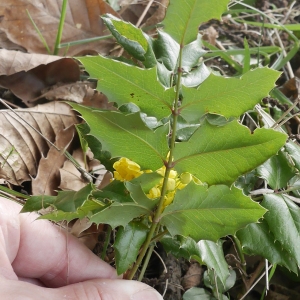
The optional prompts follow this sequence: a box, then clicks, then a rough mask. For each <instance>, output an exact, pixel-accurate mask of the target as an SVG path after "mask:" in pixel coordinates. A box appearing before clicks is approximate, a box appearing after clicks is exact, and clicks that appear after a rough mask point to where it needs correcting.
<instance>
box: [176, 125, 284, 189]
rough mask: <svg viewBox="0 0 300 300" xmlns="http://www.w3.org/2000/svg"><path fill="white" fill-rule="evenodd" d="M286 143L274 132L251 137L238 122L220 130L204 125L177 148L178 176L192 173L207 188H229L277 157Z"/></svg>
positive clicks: (259, 133)
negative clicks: (218, 186) (225, 185)
mask: <svg viewBox="0 0 300 300" xmlns="http://www.w3.org/2000/svg"><path fill="white" fill-rule="evenodd" d="M285 140H286V135H285V134H283V133H280V132H277V131H275V130H272V129H264V128H262V129H256V130H255V131H254V133H253V134H251V132H250V130H249V129H248V128H247V127H245V126H242V125H240V124H239V123H238V122H237V121H233V122H230V123H228V124H227V125H224V126H221V127H217V126H213V125H211V124H209V123H208V122H206V121H205V122H204V124H203V125H202V126H200V127H199V129H197V130H196V131H195V133H194V134H193V135H192V137H191V138H190V139H189V140H188V141H187V142H182V143H178V144H176V147H175V150H174V165H175V169H176V170H177V171H178V172H179V173H183V172H190V173H191V174H193V175H194V176H196V177H197V178H198V179H200V180H201V181H202V182H206V183H207V184H208V185H213V184H227V185H230V184H232V183H233V182H234V181H235V180H236V179H237V177H238V176H240V175H242V174H244V173H246V172H249V171H251V170H253V169H254V168H256V167H257V166H259V165H260V164H262V163H263V162H264V161H266V160H267V159H268V158H270V157H271V156H272V155H274V154H276V152H277V151H278V150H279V149H280V148H281V147H282V146H283V145H284V143H285ZM250 158H251V159H250Z"/></svg>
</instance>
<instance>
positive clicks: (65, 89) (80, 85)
mask: <svg viewBox="0 0 300 300" xmlns="http://www.w3.org/2000/svg"><path fill="white" fill-rule="evenodd" d="M90 85H91V83H90V82H88V81H77V82H74V83H69V84H63V83H58V84H55V85H53V86H51V87H50V88H45V89H43V90H42V91H41V93H42V94H41V96H39V97H37V98H35V99H32V100H31V101H30V102H34V101H36V100H38V99H40V98H46V99H47V100H68V101H72V102H76V103H82V102H83V99H84V98H92V97H93V95H94V90H93V89H92V88H91V87H90Z"/></svg>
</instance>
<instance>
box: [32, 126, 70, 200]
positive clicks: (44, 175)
mask: <svg viewBox="0 0 300 300" xmlns="http://www.w3.org/2000/svg"><path fill="white" fill-rule="evenodd" d="M74 135H75V127H74V125H71V126H70V127H68V128H65V129H62V130H61V131H59V132H58V133H57V135H56V141H55V145H56V147H57V148H58V149H61V151H58V150H57V149H56V148H54V147H53V146H51V147H50V150H49V152H48V154H47V157H42V158H41V160H40V161H39V166H38V170H37V176H36V177H35V178H33V179H32V184H31V187H32V191H31V193H32V195H49V196H55V195H57V192H56V190H57V188H58V185H59V181H60V176H59V169H60V168H61V167H62V166H63V164H64V162H65V161H66V160H67V158H66V156H65V155H64V151H65V150H68V147H69V146H70V144H71V142H72V140H73V138H74Z"/></svg>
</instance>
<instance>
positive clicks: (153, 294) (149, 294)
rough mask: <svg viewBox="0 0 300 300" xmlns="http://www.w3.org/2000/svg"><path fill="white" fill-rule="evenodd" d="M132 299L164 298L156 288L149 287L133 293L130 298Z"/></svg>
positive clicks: (152, 299)
mask: <svg viewBox="0 0 300 300" xmlns="http://www.w3.org/2000/svg"><path fill="white" fill-rule="evenodd" d="M130 299H131V300H163V297H162V296H161V295H160V294H159V293H158V292H157V291H155V290H154V289H152V288H149V289H145V290H141V291H138V292H137V293H135V294H133V295H132V296H131V298H130Z"/></svg>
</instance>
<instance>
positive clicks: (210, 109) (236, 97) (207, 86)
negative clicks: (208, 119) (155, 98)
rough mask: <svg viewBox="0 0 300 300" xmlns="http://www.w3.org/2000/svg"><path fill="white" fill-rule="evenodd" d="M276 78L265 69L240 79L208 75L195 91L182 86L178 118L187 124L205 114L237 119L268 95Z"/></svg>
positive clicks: (270, 71) (252, 72) (275, 74)
mask: <svg viewBox="0 0 300 300" xmlns="http://www.w3.org/2000/svg"><path fill="white" fill-rule="evenodd" d="M278 76H279V72H277V71H274V70H271V69H269V68H258V69H255V70H253V71H249V72H247V73H246V74H244V75H243V76H241V77H240V78H225V77H221V76H216V75H214V74H211V75H210V76H209V77H208V78H207V79H206V80H205V81H203V83H202V84H201V85H200V86H199V88H198V89H191V88H186V87H182V93H183V103H182V106H181V107H180V111H181V116H182V117H183V118H185V119H186V120H187V121H190V122H194V121H196V120H199V119H200V118H201V117H202V116H203V115H204V114H206V113H212V114H220V115H223V116H224V117H226V118H229V117H239V116H240V115H241V114H243V113H244V112H246V111H247V110H250V109H253V107H254V106H255V105H256V104H257V103H258V102H259V101H260V100H261V99H262V98H263V97H265V96H267V95H268V93H269V91H270V90H271V89H272V88H273V87H274V86H275V85H274V84H275V81H276V80H277V78H278Z"/></svg>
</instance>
